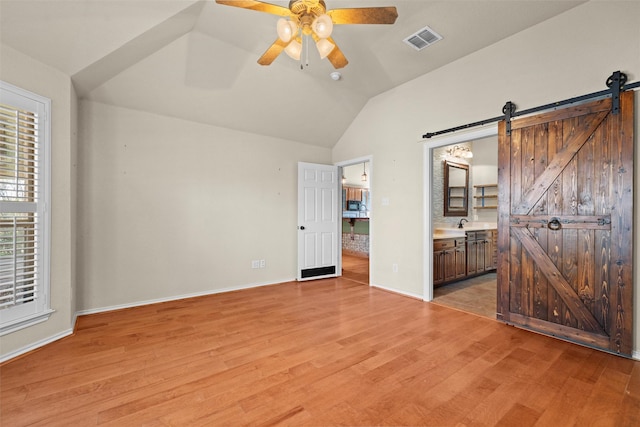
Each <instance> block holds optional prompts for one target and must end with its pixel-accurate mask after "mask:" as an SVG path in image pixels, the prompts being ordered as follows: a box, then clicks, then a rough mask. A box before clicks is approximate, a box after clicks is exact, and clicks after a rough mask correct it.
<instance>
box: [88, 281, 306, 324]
mask: <svg viewBox="0 0 640 427" xmlns="http://www.w3.org/2000/svg"><path fill="white" fill-rule="evenodd" d="M295 280H296V279H283V280H281V281H276V282H261V283H250V284H247V285H240V286H232V287H229V288H221V289H214V290H209V291H203V292H194V293H191V294H183V295H173V296H170V297H163V298H155V299H150V300H144V301H136V302H131V303H127V304H118V305H110V306H107V307H99V308H90V309H87V310H80V311H78V312H77V313H76V314H77V315H78V316H83V315H85V314H96V313H104V312H107V311H113V310H122V309H123V308H132V307H140V306H143V305H149V304H157V303H160V302H168V301H177V300H181V299H186V298H195V297H202V296H206V295H215V294H221V293H224V292H232V291H240V290H242V289H250V288H259V287H261V286H270V285H278V284H281V283H287V282H294V281H295Z"/></svg>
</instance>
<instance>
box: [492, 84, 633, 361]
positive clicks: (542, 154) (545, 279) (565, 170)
mask: <svg viewBox="0 0 640 427" xmlns="http://www.w3.org/2000/svg"><path fill="white" fill-rule="evenodd" d="M633 97H634V94H633V93H632V92H631V91H630V92H623V93H622V94H621V96H620V111H619V112H617V114H614V113H613V112H612V108H611V105H612V101H611V99H610V98H608V99H602V100H598V101H592V102H589V103H585V104H582V105H578V106H573V107H569V108H564V109H560V110H557V111H551V112H547V113H541V114H539V115H536V116H529V117H525V118H522V119H518V120H514V121H512V122H511V132H510V134H509V135H508V134H507V132H506V124H505V122H501V123H500V124H499V139H498V153H499V154H498V157H499V161H498V164H499V168H498V176H499V186H500V187H499V203H498V231H499V233H498V298H497V301H498V306H497V311H498V318H501V319H503V320H504V321H506V322H508V323H510V324H513V325H516V326H520V327H523V328H528V329H532V330H536V331H539V332H542V333H545V334H548V335H553V336H557V337H561V338H563V339H568V340H572V341H575V342H578V343H581V344H584V345H588V346H592V347H596V348H600V349H604V350H607V351H611V352H615V353H618V354H621V355H625V356H630V355H631V351H632V337H633V331H632V318H633V304H632V288H633V265H632V252H633V247H632V245H633V242H632V236H633V217H632V215H633V130H634V124H633V120H634V112H633V99H634V98H633Z"/></svg>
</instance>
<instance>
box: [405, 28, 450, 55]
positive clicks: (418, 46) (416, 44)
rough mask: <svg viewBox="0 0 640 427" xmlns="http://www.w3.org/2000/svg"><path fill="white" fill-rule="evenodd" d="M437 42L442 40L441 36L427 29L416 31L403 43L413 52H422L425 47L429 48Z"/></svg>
mask: <svg viewBox="0 0 640 427" xmlns="http://www.w3.org/2000/svg"><path fill="white" fill-rule="evenodd" d="M438 40H442V36H441V35H440V34H438V33H436V32H435V31H433V30H432V29H431V28H429V27H424V28H422V29H420V30H418V31H417V32H416V33H415V34H411V35H410V36H409V37H407V38H406V39H404V40H403V41H404V42H405V43H406V44H408V45H409V46H411V47H413V48H414V49H415V50H422V49H424V48H425V47H427V46H431V45H432V44H434V43H435V42H437V41H438Z"/></svg>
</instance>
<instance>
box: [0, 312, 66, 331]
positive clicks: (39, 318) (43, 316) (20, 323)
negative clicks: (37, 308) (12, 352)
mask: <svg viewBox="0 0 640 427" xmlns="http://www.w3.org/2000/svg"><path fill="white" fill-rule="evenodd" d="M54 312H55V310H51V309H48V310H44V311H43V312H42V313H37V314H32V315H31V316H27V317H23V318H21V319H16V320H14V321H11V322H7V323H6V324H5V325H2V327H0V337H1V336H4V335H7V334H10V333H12V332H16V331H19V330H20V329H24V328H28V327H29V326H33V325H36V324H38V323H42V322H46V321H47V320H49V317H50V316H51V314H53V313H54Z"/></svg>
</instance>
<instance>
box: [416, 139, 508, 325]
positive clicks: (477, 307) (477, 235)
mask: <svg viewBox="0 0 640 427" xmlns="http://www.w3.org/2000/svg"><path fill="white" fill-rule="evenodd" d="M457 138H458V139H457V140H451V138H448V141H447V138H443V140H442V141H441V142H440V143H439V144H438V145H437V146H434V147H433V148H428V149H427V151H428V155H426V156H425V162H429V165H428V166H429V167H428V169H429V171H428V172H429V175H427V176H428V177H429V178H430V182H429V183H428V184H427V185H426V187H428V188H429V191H428V193H429V195H428V197H425V199H426V200H427V201H428V202H427V203H429V205H428V208H427V209H426V210H427V212H428V215H427V216H428V227H425V229H427V230H428V235H427V236H425V241H426V242H427V243H426V245H427V248H425V249H426V250H425V253H427V254H428V259H427V260H428V261H431V269H430V273H429V275H428V276H429V277H428V280H427V282H428V284H427V286H426V287H425V300H432V301H433V302H434V303H436V304H440V305H444V306H447V307H450V308H455V309H458V310H462V311H466V312H470V313H474V314H477V315H480V316H484V317H488V318H492V319H495V318H496V292H497V278H496V266H497V213H498V211H497V189H498V187H497V182H498V181H497V178H498V143H497V142H498V140H497V129H495V128H494V129H483V130H482V132H475V133H469V134H468V135H467V136H466V137H465V136H464V135H459V136H457ZM434 145H435V144H434ZM451 165H454V166H457V167H458V169H461V170H464V171H465V172H466V173H467V176H466V179H459V180H458V181H456V180H455V179H453V176H452V172H451V170H447V168H449V167H450V166H451Z"/></svg>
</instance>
